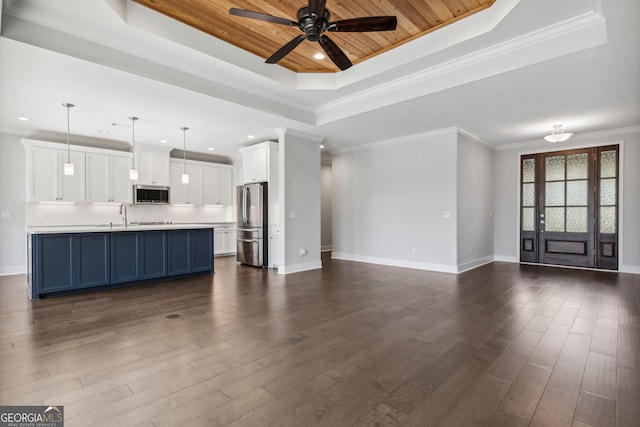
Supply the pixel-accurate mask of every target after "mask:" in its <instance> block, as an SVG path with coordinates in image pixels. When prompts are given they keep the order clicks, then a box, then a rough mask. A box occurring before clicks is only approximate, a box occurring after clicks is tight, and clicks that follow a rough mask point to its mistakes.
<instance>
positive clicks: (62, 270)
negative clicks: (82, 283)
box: [33, 234, 73, 293]
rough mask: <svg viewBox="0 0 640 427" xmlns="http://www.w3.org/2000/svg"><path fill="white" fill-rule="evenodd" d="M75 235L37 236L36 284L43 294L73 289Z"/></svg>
mask: <svg viewBox="0 0 640 427" xmlns="http://www.w3.org/2000/svg"><path fill="white" fill-rule="evenodd" d="M72 241H73V235H70V234H51V235H43V236H36V239H35V242H34V244H33V251H34V257H33V258H34V260H35V263H34V265H33V268H34V274H33V277H34V283H35V284H36V285H37V287H38V288H39V290H40V292H41V293H49V292H59V291H67V290H70V289H73V266H72V264H71V262H72V260H73V247H72Z"/></svg>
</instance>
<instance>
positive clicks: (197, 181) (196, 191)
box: [181, 165, 202, 205]
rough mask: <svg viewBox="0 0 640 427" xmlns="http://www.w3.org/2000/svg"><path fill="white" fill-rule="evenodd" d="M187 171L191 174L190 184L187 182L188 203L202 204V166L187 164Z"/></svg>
mask: <svg viewBox="0 0 640 427" xmlns="http://www.w3.org/2000/svg"><path fill="white" fill-rule="evenodd" d="M187 173H188V174H189V184H186V190H187V203H189V204H191V205H201V204H202V168H201V167H200V166H192V165H187ZM181 178H182V177H181Z"/></svg>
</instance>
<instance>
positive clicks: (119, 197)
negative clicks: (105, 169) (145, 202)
mask: <svg viewBox="0 0 640 427" xmlns="http://www.w3.org/2000/svg"><path fill="white" fill-rule="evenodd" d="M130 169H131V159H129V158H127V157H119V156H112V157H111V161H110V167H109V171H110V173H109V175H110V180H109V183H110V185H109V199H110V200H109V201H111V202H117V203H131V202H132V201H133V197H132V193H133V182H132V181H131V180H130V179H129V170H130Z"/></svg>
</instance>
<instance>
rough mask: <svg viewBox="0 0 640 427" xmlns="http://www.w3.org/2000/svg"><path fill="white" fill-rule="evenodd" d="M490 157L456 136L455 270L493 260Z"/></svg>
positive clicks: (487, 151)
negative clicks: (456, 207) (456, 206)
mask: <svg viewBox="0 0 640 427" xmlns="http://www.w3.org/2000/svg"><path fill="white" fill-rule="evenodd" d="M493 155H494V150H493V148H492V147H490V146H488V145H485V144H483V143H481V142H478V141H477V140H475V139H473V138H471V137H470V136H468V135H467V134H465V133H459V134H458V187H457V190H458V209H457V210H458V221H457V227H458V229H457V246H458V260H457V261H458V271H462V270H465V269H469V268H474V267H477V266H479V265H481V264H486V263H488V262H491V261H493Z"/></svg>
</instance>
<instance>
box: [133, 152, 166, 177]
mask: <svg viewBox="0 0 640 427" xmlns="http://www.w3.org/2000/svg"><path fill="white" fill-rule="evenodd" d="M136 168H137V169H138V181H137V182H136V183H137V184H145V185H169V184H170V178H169V176H170V172H169V151H167V150H156V149H145V148H141V149H140V150H137V149H136Z"/></svg>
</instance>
